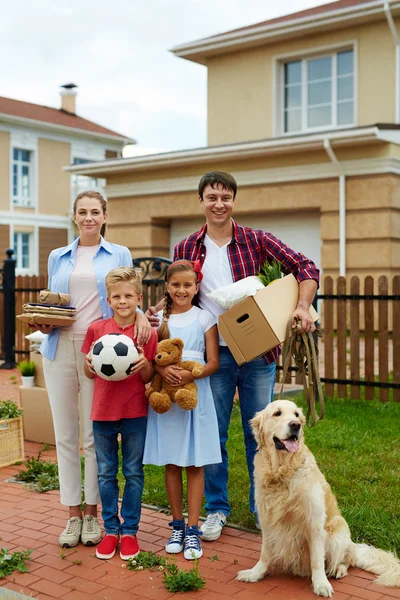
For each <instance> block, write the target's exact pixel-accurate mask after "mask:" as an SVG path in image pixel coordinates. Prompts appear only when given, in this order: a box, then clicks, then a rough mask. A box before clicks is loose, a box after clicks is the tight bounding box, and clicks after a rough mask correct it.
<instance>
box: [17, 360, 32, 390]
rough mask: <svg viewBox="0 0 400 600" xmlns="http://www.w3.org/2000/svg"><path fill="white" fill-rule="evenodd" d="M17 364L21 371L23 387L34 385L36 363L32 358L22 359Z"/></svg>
mask: <svg viewBox="0 0 400 600" xmlns="http://www.w3.org/2000/svg"><path fill="white" fill-rule="evenodd" d="M17 366H18V369H19V370H20V371H21V379H22V385H23V387H33V386H34V385H35V369H36V365H35V363H34V362H32V361H31V360H22V361H21V362H20V363H19V364H18V365H17Z"/></svg>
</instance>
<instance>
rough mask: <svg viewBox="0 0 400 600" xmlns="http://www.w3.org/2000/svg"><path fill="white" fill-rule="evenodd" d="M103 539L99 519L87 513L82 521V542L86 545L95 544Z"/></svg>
mask: <svg viewBox="0 0 400 600" xmlns="http://www.w3.org/2000/svg"><path fill="white" fill-rule="evenodd" d="M100 540H101V529H100V525H99V522H98V520H97V519H96V517H93V516H92V515H85V516H84V517H83V522H82V531H81V542H82V544H83V545H84V546H95V545H96V544H98V543H99V542H100Z"/></svg>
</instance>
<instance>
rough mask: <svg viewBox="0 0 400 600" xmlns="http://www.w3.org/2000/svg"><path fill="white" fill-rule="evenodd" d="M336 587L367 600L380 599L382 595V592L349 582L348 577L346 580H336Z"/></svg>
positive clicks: (340, 590) (345, 592)
mask: <svg viewBox="0 0 400 600" xmlns="http://www.w3.org/2000/svg"><path fill="white" fill-rule="evenodd" d="M334 587H335V589H336V590H338V591H339V592H343V593H344V594H349V596H356V598H364V599H365V600H379V598H381V597H382V594H381V593H377V592H373V591H371V590H367V589H363V588H359V587H356V586H354V585H349V584H347V583H346V578H345V579H344V581H335V582H334Z"/></svg>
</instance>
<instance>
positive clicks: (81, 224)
mask: <svg viewBox="0 0 400 600" xmlns="http://www.w3.org/2000/svg"><path fill="white" fill-rule="evenodd" d="M106 209H107V205H106V201H105V200H104V198H103V196H102V195H101V194H99V193H98V192H95V191H88V192H82V193H81V194H78V196H77V198H76V200H75V202H74V207H73V218H74V221H75V223H76V226H77V228H78V231H79V237H78V238H77V239H76V240H75V241H74V242H73V243H72V244H69V246H65V247H64V248H57V249H55V250H53V251H52V252H51V254H50V256H49V262H48V275H49V283H48V287H49V289H50V290H51V291H53V292H64V293H69V294H70V296H71V299H70V305H71V306H74V307H76V309H77V312H76V321H75V323H73V324H72V326H71V327H68V328H65V329H60V328H53V327H52V326H46V325H43V326H41V327H38V329H41V331H43V333H49V335H48V336H47V337H46V339H45V340H44V342H43V344H42V346H41V353H42V354H43V369H44V376H45V380H46V387H47V391H48V394H49V400H50V406H51V411H52V415H53V423H54V431H55V437H56V446H57V459H58V472H59V479H60V496H61V503H62V504H64V505H67V506H68V507H69V519H68V522H67V526H66V528H65V530H64V531H63V532H62V533H61V535H60V537H59V543H60V546H62V547H64V548H70V547H72V546H76V545H77V544H78V543H79V541H82V543H83V544H85V545H87V546H93V545H94V544H97V543H99V542H100V539H101V535H100V526H99V523H98V521H97V503H98V501H99V491H98V485H97V464H96V455H95V449H94V443H93V430H92V422H91V420H90V412H91V408H92V397H93V381H92V380H90V379H88V378H87V377H86V376H85V374H84V370H83V369H84V362H85V356H84V354H83V353H82V352H81V346H82V343H83V340H84V337H85V334H86V330H87V328H88V326H89V325H90V324H91V323H93V322H94V321H98V320H100V319H102V318H107V317H110V316H111V315H112V310H111V308H110V307H109V306H108V304H107V293H106V287H105V276H106V275H107V273H108V272H109V271H110V270H111V269H113V268H115V267H123V266H126V267H131V266H132V258H131V254H130V252H129V250H128V248H125V247H124V246H118V245H116V244H111V243H109V242H106V241H105V240H104V238H103V235H104V232H105V223H106V219H107V210H106ZM146 321H147V319H146V318H145V317H144V316H141V315H138V320H137V328H138V335H139V339H138V343H139V344H140V345H143V344H144V343H145V342H147V341H148V339H149V337H150V334H151V331H150V329H151V328H150V326H148V324H147V323H146ZM79 404H80V411H79ZM79 412H80V414H79ZM80 422H81V426H82V435H83V449H84V454H85V483H84V490H85V501H86V507H85V510H84V514H83V519H82V512H81V497H82V482H81V463H80V452H79V429H80Z"/></svg>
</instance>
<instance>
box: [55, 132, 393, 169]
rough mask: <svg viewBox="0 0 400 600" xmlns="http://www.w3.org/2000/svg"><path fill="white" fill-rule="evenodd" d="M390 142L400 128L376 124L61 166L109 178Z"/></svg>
mask: <svg viewBox="0 0 400 600" xmlns="http://www.w3.org/2000/svg"><path fill="white" fill-rule="evenodd" d="M387 142H389V143H393V144H396V145H399V146H400V125H398V124H394V123H376V124H372V125H365V126H360V127H350V128H348V129H337V130H328V131H320V132H318V133H299V134H291V135H284V136H281V137H274V138H267V139H262V140H255V141H247V142H234V143H229V144H222V145H219V146H207V147H204V148H194V149H190V150H175V151H172V152H163V153H158V154H149V155H144V156H131V157H126V158H119V159H109V160H104V161H96V162H93V163H86V164H83V165H74V166H69V167H64V170H65V171H68V172H69V173H75V174H79V175H89V176H95V177H108V176H109V175H111V174H114V173H121V172H133V171H146V170H151V171H153V170H156V169H165V168H166V167H168V168H169V167H186V166H188V165H196V164H203V163H206V162H208V163H213V164H214V165H215V163H216V161H220V160H223V159H224V160H225V159H230V160H236V159H240V160H241V159H244V158H254V157H256V156H267V155H277V154H282V153H284V154H287V153H288V152H289V151H290V152H293V153H295V152H305V151H310V150H318V149H319V150H321V149H324V148H325V144H327V143H329V144H330V145H332V147H334V148H335V149H336V148H339V147H341V146H356V145H364V144H366V143H387Z"/></svg>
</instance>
